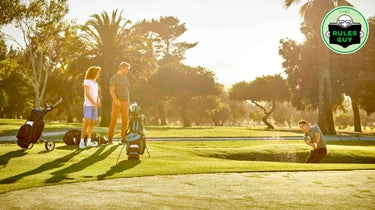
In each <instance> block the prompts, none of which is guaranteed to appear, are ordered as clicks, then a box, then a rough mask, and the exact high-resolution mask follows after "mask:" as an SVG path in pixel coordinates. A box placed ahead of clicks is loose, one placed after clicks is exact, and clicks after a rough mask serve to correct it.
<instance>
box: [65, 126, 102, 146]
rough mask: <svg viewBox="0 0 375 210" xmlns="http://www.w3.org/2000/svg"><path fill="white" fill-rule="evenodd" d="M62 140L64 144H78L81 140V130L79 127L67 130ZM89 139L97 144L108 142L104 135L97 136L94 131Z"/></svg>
mask: <svg viewBox="0 0 375 210" xmlns="http://www.w3.org/2000/svg"><path fill="white" fill-rule="evenodd" d="M86 139H87V137H85V140H86ZM63 140H64V142H65V144H66V145H78V144H79V143H80V141H81V130H79V129H73V130H68V131H67V132H66V133H65V135H64V137H63ZM91 140H92V141H94V142H97V143H98V145H102V144H106V143H108V140H107V139H106V138H105V137H102V136H99V135H97V134H96V133H92V139H91Z"/></svg>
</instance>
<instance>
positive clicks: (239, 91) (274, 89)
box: [229, 75, 290, 129]
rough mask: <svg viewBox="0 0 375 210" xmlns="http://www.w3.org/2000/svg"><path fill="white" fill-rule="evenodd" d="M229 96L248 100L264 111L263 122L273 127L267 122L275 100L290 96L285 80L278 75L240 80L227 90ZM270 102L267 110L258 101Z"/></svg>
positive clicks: (281, 100)
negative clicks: (245, 80) (246, 80)
mask: <svg viewBox="0 0 375 210" xmlns="http://www.w3.org/2000/svg"><path fill="white" fill-rule="evenodd" d="M229 98H230V99H232V100H250V101H251V102H252V103H253V104H254V105H256V106H257V107H259V108H260V109H262V110H263V112H264V117H263V118H262V120H263V122H264V124H265V125H266V126H267V127H268V128H270V129H274V126H273V125H272V124H271V123H270V122H268V118H269V116H270V115H271V114H272V112H273V111H274V110H275V107H276V102H277V101H279V102H283V101H287V100H289V98H290V94H289V90H288V86H287V85H286V81H285V80H284V79H283V78H282V77H281V76H280V75H274V76H263V77H257V78H256V79H255V80H253V81H252V82H250V83H246V82H240V83H236V84H234V85H233V87H232V88H231V89H230V91H229ZM262 101H263V102H270V103H271V105H270V107H269V110H267V107H266V106H265V105H263V104H262V103H260V102H262Z"/></svg>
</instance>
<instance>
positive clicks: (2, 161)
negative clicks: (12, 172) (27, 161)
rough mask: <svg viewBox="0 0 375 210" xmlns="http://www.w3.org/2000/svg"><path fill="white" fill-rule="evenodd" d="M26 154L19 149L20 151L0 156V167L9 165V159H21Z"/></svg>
mask: <svg viewBox="0 0 375 210" xmlns="http://www.w3.org/2000/svg"><path fill="white" fill-rule="evenodd" d="M26 154H27V153H26V152H25V150H24V149H21V150H17V151H12V152H8V153H6V154H4V155H1V156H0V166H2V167H3V168H5V167H6V165H7V164H8V163H9V161H10V159H12V158H18V157H22V156H24V155H26Z"/></svg>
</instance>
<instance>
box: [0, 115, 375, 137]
mask: <svg viewBox="0 0 375 210" xmlns="http://www.w3.org/2000/svg"><path fill="white" fill-rule="evenodd" d="M24 123H25V120H20V119H18V120H15V119H0V136H8V135H15V134H16V133H17V131H18V129H19V128H20V126H21V125H23V124H24ZM81 128H82V123H60V122H50V121H47V122H46V123H45V129H44V131H45V132H49V131H66V130H69V129H81ZM94 130H95V131H96V132H97V133H99V134H100V135H106V134H107V132H108V128H107V127H98V125H95V127H94ZM116 130H119V128H118V127H117V128H116ZM146 133H147V136H148V137H156V138H158V137H247V136H300V135H301V131H300V130H299V129H298V128H280V127H277V128H276V129H274V130H269V129H267V128H266V127H265V126H257V127H252V126H218V127H215V126H193V127H190V128H184V127H181V126H146ZM337 133H338V135H342V136H348V135H349V136H350V135H353V136H355V135H358V133H355V132H353V131H352V130H350V129H345V130H340V129H337ZM361 135H365V136H368V135H374V130H368V129H367V130H363V132H362V133H361ZM60 137H61V136H60Z"/></svg>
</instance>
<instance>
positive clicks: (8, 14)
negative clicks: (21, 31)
mask: <svg viewBox="0 0 375 210" xmlns="http://www.w3.org/2000/svg"><path fill="white" fill-rule="evenodd" d="M19 6H20V0H1V1H0V8H1V9H0V25H3V24H8V23H10V22H12V21H13V19H14V18H15V16H16V15H17V9H16V8H18V7H19Z"/></svg>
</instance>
